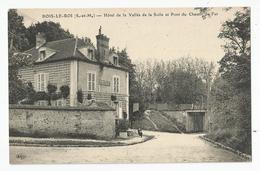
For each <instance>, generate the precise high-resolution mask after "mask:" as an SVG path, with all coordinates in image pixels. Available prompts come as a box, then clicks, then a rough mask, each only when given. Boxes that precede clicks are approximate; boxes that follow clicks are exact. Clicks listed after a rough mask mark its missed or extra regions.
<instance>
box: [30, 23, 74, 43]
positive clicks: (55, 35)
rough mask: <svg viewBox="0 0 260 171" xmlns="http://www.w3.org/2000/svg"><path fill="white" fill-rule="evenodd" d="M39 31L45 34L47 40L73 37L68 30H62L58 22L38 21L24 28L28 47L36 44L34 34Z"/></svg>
mask: <svg viewBox="0 0 260 171" xmlns="http://www.w3.org/2000/svg"><path fill="white" fill-rule="evenodd" d="M39 32H41V33H44V34H45V36H46V41H47V42H49V41H54V40H61V39H66V38H72V37H74V36H73V35H72V34H71V33H70V32H69V30H64V29H63V28H62V27H61V25H60V24H59V23H55V22H52V21H44V22H42V23H40V22H38V23H36V24H32V25H31V26H29V27H28V28H27V30H26V38H27V39H28V40H29V47H34V46H35V45H36V40H35V35H36V34H37V33H39Z"/></svg>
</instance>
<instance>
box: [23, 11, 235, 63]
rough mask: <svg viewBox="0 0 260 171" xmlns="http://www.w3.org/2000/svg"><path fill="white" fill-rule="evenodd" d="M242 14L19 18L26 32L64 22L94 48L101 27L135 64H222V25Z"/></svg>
mask: <svg viewBox="0 0 260 171" xmlns="http://www.w3.org/2000/svg"><path fill="white" fill-rule="evenodd" d="M239 9H240V8H233V9H232V10H230V11H228V12H226V11H224V10H223V9H222V8H214V9H213V11H212V12H214V15H213V16H212V17H210V18H207V19H205V20H203V19H202V17H201V16H196V15H194V14H196V13H197V11H195V10H194V9H193V8H164V9H158V8H150V9H149V8H145V9H138V8H132V9H124V8H121V9H120V8H118V9H19V10H18V13H19V14H20V15H22V16H23V17H24V24H25V26H26V27H28V26H30V25H31V24H33V23H37V22H42V21H54V22H59V23H60V24H61V27H62V28H64V29H65V30H67V29H68V30H69V31H70V32H71V33H72V34H74V35H75V36H78V37H89V38H91V40H92V42H93V43H94V44H96V38H95V36H96V35H97V34H98V29H99V27H100V26H102V33H103V34H105V35H107V36H108V37H109V38H110V42H109V44H110V47H112V46H114V47H116V48H117V47H118V48H119V49H123V48H127V52H128V54H129V56H130V57H131V59H132V60H133V61H136V62H137V61H145V60H171V59H176V58H179V57H187V56H191V57H197V58H202V59H204V60H207V61H212V62H217V61H219V60H220V59H221V58H222V57H223V55H224V51H223V49H222V48H221V45H223V44H224V43H225V42H224V41H223V40H221V39H219V38H217V36H218V34H219V32H220V30H221V24H222V23H223V22H224V21H226V20H228V19H231V18H233V16H234V13H235V12H236V11H237V10H239ZM117 14H119V15H120V16H118V15H117ZM123 14H125V15H123ZM138 14H139V15H140V16H138ZM143 14H146V16H143ZM149 14H151V16H149ZM165 14H169V16H165ZM65 15H67V16H69V17H65ZM82 15H85V16H84V17H79V16H82ZM105 15H106V16H105ZM113 15H114V16H113ZM161 15H163V16H161ZM56 16H59V17H56ZM60 16H62V17H60ZM71 16H72V17H71Z"/></svg>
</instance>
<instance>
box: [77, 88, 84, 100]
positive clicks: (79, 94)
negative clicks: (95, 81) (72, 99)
mask: <svg viewBox="0 0 260 171" xmlns="http://www.w3.org/2000/svg"><path fill="white" fill-rule="evenodd" d="M77 100H78V102H79V103H83V92H82V90H81V89H79V90H78V91H77Z"/></svg>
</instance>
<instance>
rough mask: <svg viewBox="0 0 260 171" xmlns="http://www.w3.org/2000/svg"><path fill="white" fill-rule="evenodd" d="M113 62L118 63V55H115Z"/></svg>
mask: <svg viewBox="0 0 260 171" xmlns="http://www.w3.org/2000/svg"><path fill="white" fill-rule="evenodd" d="M113 64H114V65H118V59H117V57H116V56H114V57H113Z"/></svg>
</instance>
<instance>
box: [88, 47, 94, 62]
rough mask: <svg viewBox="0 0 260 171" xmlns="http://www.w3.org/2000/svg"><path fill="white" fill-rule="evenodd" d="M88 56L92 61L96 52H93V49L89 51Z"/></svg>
mask: <svg viewBox="0 0 260 171" xmlns="http://www.w3.org/2000/svg"><path fill="white" fill-rule="evenodd" d="M88 56H89V58H90V59H91V60H94V52H93V50H92V49H89V50H88Z"/></svg>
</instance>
